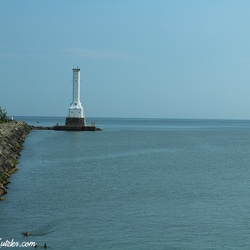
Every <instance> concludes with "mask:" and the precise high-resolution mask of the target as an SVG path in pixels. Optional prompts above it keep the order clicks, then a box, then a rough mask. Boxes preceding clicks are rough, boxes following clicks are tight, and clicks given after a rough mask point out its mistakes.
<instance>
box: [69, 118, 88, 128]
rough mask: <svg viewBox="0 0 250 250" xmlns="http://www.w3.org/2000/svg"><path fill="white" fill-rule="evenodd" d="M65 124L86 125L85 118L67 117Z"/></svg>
mask: <svg viewBox="0 0 250 250" xmlns="http://www.w3.org/2000/svg"><path fill="white" fill-rule="evenodd" d="M65 126H68V127H82V126H85V119H84V118H75V117H67V118H66V122H65Z"/></svg>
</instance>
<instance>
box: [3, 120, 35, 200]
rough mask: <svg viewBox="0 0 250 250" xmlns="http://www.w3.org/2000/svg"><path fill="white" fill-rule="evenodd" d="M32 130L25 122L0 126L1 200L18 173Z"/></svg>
mask: <svg viewBox="0 0 250 250" xmlns="http://www.w3.org/2000/svg"><path fill="white" fill-rule="evenodd" d="M30 130H31V128H30V126H29V125H27V124H26V123H24V122H20V121H11V122H6V123H1V124H0V200H3V199H4V198H3V195H4V194H6V193H7V191H6V189H7V188H6V185H7V184H8V183H9V180H8V179H9V177H10V175H11V174H12V173H14V172H15V171H16V169H17V168H16V164H17V163H18V160H17V159H18V157H19V156H20V151H21V150H22V144H23V142H24V139H25V137H26V135H27V134H28V133H29V132H30Z"/></svg>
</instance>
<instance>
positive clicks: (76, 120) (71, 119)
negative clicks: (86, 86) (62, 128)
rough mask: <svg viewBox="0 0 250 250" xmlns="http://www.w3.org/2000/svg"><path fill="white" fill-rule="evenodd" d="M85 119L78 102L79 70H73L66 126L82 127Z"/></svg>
mask: <svg viewBox="0 0 250 250" xmlns="http://www.w3.org/2000/svg"><path fill="white" fill-rule="evenodd" d="M84 125H85V117H84V113H83V107H82V105H81V101H80V69H79V68H76V69H73V99H72V103H71V104H70V107H69V114H68V117H67V119H66V126H84Z"/></svg>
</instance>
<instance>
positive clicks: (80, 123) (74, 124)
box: [53, 117, 101, 131]
mask: <svg viewBox="0 0 250 250" xmlns="http://www.w3.org/2000/svg"><path fill="white" fill-rule="evenodd" d="M53 130H63V131H100V130H101V129H100V128H97V127H96V126H86V122H85V119H84V118H74V117H67V118H66V121H65V126H61V125H56V126H54V127H53Z"/></svg>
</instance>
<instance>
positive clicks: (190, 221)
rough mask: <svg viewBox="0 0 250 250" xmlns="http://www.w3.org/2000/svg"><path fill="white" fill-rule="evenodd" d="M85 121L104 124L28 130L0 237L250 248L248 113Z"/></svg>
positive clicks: (51, 242)
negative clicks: (88, 128)
mask: <svg viewBox="0 0 250 250" xmlns="http://www.w3.org/2000/svg"><path fill="white" fill-rule="evenodd" d="M20 119H21V118H20ZM22 119H23V120H25V121H27V122H28V123H29V124H33V125H35V124H38V123H39V125H44V126H47V125H55V124H56V123H61V124H63V123H64V118H42V117H40V118H39V117H36V118H34V117H23V118H22ZM91 121H95V122H96V124H97V126H99V127H101V128H103V129H104V131H102V132H63V131H32V132H31V133H30V134H29V135H28V136H27V138H26V140H25V143H24V150H23V151H22V156H21V158H20V159H19V161H20V163H19V165H18V167H19V171H18V172H17V173H16V174H15V175H13V176H12V177H11V179H10V180H11V184H10V185H9V189H8V191H9V193H8V194H7V196H6V200H5V201H4V202H1V203H0V211H1V213H0V221H1V226H0V238H2V241H3V240H6V239H8V240H11V239H14V240H15V241H19V242H22V241H36V242H38V244H39V245H40V246H42V245H43V244H44V243H47V245H48V246H49V247H50V248H51V249H77V250H78V249H86V250H92V249H93V250H106V249H109V250H112V249H117V250H118V249H119V250H125V249H126V250H131V249H138V250H140V249H148V250H154V249H157V250H158V249H160V250H161V249H171V250H173V249H183V250H189V249H190V250H196V249H197V250H202V249H218V250H221V249H227V250H229V249H234V250H235V249H250V121H229V120H228V121H222V120H165V119H111V118H110V119H104V118H92V119H88V122H89V123H90V122H91ZM23 231H31V234H32V235H31V236H30V237H29V238H24V237H23V236H22V235H21V232H23Z"/></svg>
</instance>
